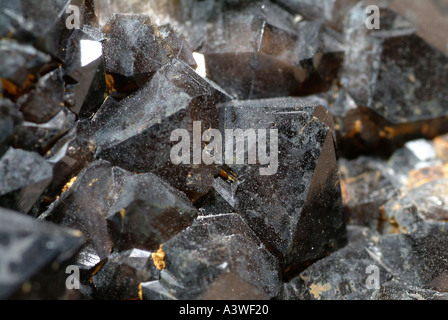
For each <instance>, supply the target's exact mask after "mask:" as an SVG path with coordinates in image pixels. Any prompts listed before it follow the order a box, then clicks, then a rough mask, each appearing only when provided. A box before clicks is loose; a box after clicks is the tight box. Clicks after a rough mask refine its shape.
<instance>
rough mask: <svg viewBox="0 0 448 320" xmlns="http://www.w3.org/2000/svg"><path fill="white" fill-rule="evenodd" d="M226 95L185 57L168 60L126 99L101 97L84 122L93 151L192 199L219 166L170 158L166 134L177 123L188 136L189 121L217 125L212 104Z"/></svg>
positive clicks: (208, 184)
mask: <svg viewBox="0 0 448 320" xmlns="http://www.w3.org/2000/svg"><path fill="white" fill-rule="evenodd" d="M227 99H228V96H227V95H226V94H225V93H224V92H222V91H221V90H220V89H218V88H217V87H216V86H214V85H213V84H212V83H210V82H209V81H208V80H205V79H203V78H201V77H200V76H198V75H197V74H196V73H195V71H194V70H193V69H191V68H190V67H189V66H187V65H186V64H185V63H183V62H181V61H178V60H173V61H172V62H170V63H168V64H166V65H165V66H164V67H162V68H161V69H160V70H158V71H157V72H156V74H155V75H154V76H153V78H152V80H151V81H150V82H149V83H148V84H146V85H145V87H143V88H142V89H141V90H139V91H137V92H136V93H134V94H133V95H131V96H129V97H128V98H127V99H124V100H121V101H117V100H114V99H113V98H111V97H110V98H109V99H107V100H106V102H105V103H104V105H103V106H102V107H101V109H100V110H99V111H98V113H97V114H96V115H95V116H94V117H93V118H92V121H91V124H90V128H89V130H91V131H92V137H93V139H94V141H95V142H96V146H97V151H96V155H97V157H99V158H102V159H106V160H108V161H110V162H112V163H113V164H114V165H117V166H121V167H122V168H125V169H127V170H132V171H136V172H153V173H156V174H158V175H159V176H161V177H162V178H163V179H165V180H166V181H167V182H169V183H171V184H172V185H173V186H174V187H175V188H177V189H180V190H182V191H184V192H186V193H187V194H188V195H189V196H190V197H191V198H192V199H195V198H198V197H199V196H201V195H204V194H205V193H207V191H208V190H209V189H210V188H211V186H212V183H213V178H214V175H215V174H217V173H218V172H219V170H218V168H217V166H213V165H206V164H204V163H202V164H198V165H188V164H185V165H177V164H174V163H173V161H172V160H171V149H172V147H173V146H174V145H176V142H172V141H171V136H172V133H173V131H175V130H177V129H180V130H187V131H188V133H189V134H190V137H191V136H193V122H201V123H202V128H204V130H205V128H217V126H218V122H217V111H216V105H217V104H218V103H219V102H222V101H225V100H227ZM203 144H204V143H201V150H202V145H203Z"/></svg>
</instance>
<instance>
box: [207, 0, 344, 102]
mask: <svg viewBox="0 0 448 320" xmlns="http://www.w3.org/2000/svg"><path fill="white" fill-rule="evenodd" d="M338 38H339V36H338V35H337V34H336V33H335V32H334V31H333V32H332V31H330V30H328V29H326V28H325V27H323V26H322V25H321V24H320V23H315V22H309V21H303V22H300V23H297V24H296V23H295V22H294V16H293V15H291V14H290V13H289V12H287V11H285V10H283V9H281V8H280V7H278V6H276V5H274V4H272V3H270V2H267V1H256V2H253V3H251V2H249V3H245V4H243V5H241V6H234V5H228V6H224V8H223V10H222V12H221V13H220V14H219V15H218V16H217V17H216V18H214V20H213V22H212V24H211V26H210V27H209V31H208V36H207V41H206V42H205V44H204V48H203V49H202V50H201V51H203V52H204V54H205V59H206V64H207V75H208V76H209V77H210V78H211V79H212V80H213V81H215V82H216V83H217V84H218V85H220V86H222V87H223V88H224V89H225V90H227V91H228V92H229V93H230V94H231V95H233V96H235V97H237V98H239V99H257V98H270V97H280V96H289V95H299V94H300V95H307V94H312V93H317V92H322V91H326V90H328V88H329V85H328V83H331V82H332V81H333V80H334V79H335V77H336V76H337V75H338V72H339V69H340V65H341V58H342V55H343V49H342V46H341V44H340V42H339V39H338Z"/></svg>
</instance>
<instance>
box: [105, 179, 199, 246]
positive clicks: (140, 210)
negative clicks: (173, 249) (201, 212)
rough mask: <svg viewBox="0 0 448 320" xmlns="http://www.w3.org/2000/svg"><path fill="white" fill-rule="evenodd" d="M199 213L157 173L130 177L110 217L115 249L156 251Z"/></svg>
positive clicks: (108, 219)
mask: <svg viewBox="0 0 448 320" xmlns="http://www.w3.org/2000/svg"><path fill="white" fill-rule="evenodd" d="M197 214H198V212H197V210H196V209H195V208H194V207H193V206H192V204H191V202H190V201H189V200H188V198H187V197H186V196H185V195H184V194H183V193H182V192H180V191H178V190H176V189H174V188H173V187H171V186H170V185H168V184H167V183H166V182H164V181H162V180H161V179H159V178H158V177H157V176H155V175H153V174H151V173H147V174H141V175H137V176H135V177H129V178H128V179H126V180H125V182H124V183H123V185H122V186H121V191H120V192H119V194H118V195H117V200H116V202H115V204H114V206H113V207H112V208H111V209H110V211H109V214H108V216H107V221H108V227H109V232H110V234H111V237H112V240H113V243H114V250H116V251H124V250H131V249H133V248H138V249H146V250H152V251H155V250H157V249H158V248H159V245H160V244H161V243H163V242H165V241H167V240H169V239H170V238H171V237H173V236H174V235H176V234H177V233H178V232H180V231H182V230H183V229H185V228H186V227H188V226H189V225H190V224H191V222H192V221H193V220H194V219H195V218H196V216H197Z"/></svg>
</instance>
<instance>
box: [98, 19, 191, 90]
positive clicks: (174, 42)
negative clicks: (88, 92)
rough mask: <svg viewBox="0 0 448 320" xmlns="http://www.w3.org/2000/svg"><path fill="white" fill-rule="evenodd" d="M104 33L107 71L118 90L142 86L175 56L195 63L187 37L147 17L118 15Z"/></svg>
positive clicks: (108, 24)
mask: <svg viewBox="0 0 448 320" xmlns="http://www.w3.org/2000/svg"><path fill="white" fill-rule="evenodd" d="M103 32H104V34H105V37H106V39H105V41H104V42H103V49H104V54H105V59H104V62H105V68H106V72H107V73H108V74H110V76H111V77H112V78H113V87H114V89H116V90H118V91H132V90H135V89H136V88H139V87H142V86H143V85H144V84H145V83H146V82H147V81H148V80H149V79H151V77H152V76H153V74H154V73H155V72H156V71H157V70H159V69H160V68H162V67H163V66H164V65H166V64H167V63H169V62H170V61H171V60H172V59H179V60H183V61H184V62H186V63H187V64H189V65H191V66H192V67H195V66H196V63H195V61H194V59H193V56H192V53H191V51H189V49H188V46H187V45H186V44H185V42H184V40H183V39H182V38H180V37H179V36H177V35H176V34H175V33H174V31H173V30H172V29H171V27H170V26H167V25H164V26H161V27H160V28H159V27H157V26H156V25H152V24H151V21H150V18H149V17H148V16H145V15H124V14H115V15H113V16H112V17H111V19H110V20H109V21H108V23H107V24H106V25H105V26H104V28H103Z"/></svg>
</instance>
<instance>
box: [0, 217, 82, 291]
mask: <svg viewBox="0 0 448 320" xmlns="http://www.w3.org/2000/svg"><path fill="white" fill-rule="evenodd" d="M0 239H1V242H0V253H1V254H0V270H2V272H1V273H0V298H1V299H7V298H10V297H14V298H16V299H17V298H26V299H30V298H31V299H58V298H60V297H61V296H62V294H63V293H64V291H65V286H64V284H65V281H64V280H65V278H66V274H65V266H67V264H69V262H70V261H71V258H72V256H73V255H74V254H75V252H76V250H77V249H78V248H79V247H80V246H81V244H82V238H81V237H80V233H79V232H74V231H71V230H68V229H64V228H61V227H59V226H56V225H52V224H50V223H44V222H37V221H35V220H34V219H32V218H30V217H26V216H24V215H22V214H19V213H17V212H13V211H9V210H6V209H3V208H0ZM51 265H53V266H57V267H55V268H53V269H52V271H51V272H49V271H48V270H47V268H48V267H49V266H51ZM45 279H46V280H45ZM56 280H59V284H58V285H54V283H55V282H57V281H56ZM26 281H28V283H29V286H28V287H29V288H31V289H30V290H27V289H26V288H24V287H23V286H22V284H23V283H25V282H26ZM52 282H53V284H51V283H52ZM36 285H37V286H36ZM33 287H34V289H32V288H33ZM36 288H40V289H36Z"/></svg>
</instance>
